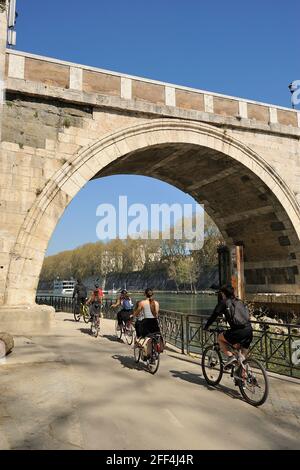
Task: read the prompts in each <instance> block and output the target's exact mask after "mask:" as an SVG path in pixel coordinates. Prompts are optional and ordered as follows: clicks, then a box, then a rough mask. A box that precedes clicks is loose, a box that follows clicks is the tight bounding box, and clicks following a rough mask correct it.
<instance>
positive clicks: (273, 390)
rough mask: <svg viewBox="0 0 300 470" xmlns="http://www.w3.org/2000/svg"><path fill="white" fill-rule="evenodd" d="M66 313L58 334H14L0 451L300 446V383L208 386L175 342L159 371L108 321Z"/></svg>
mask: <svg viewBox="0 0 300 470" xmlns="http://www.w3.org/2000/svg"><path fill="white" fill-rule="evenodd" d="M101 328H102V331H101V335H100V336H99V337H98V338H93V337H91V336H90V335H89V328H88V325H85V324H84V323H83V322H82V321H81V322H80V323H75V322H74V321H73V316H72V315H70V314H67V313H57V314H56V326H55V327H54V328H53V332H52V333H51V335H47V336H39V337H37V336H34V337H32V338H24V337H16V338H15V343H16V347H15V349H14V352H13V353H12V354H11V355H10V356H8V357H7V359H6V361H5V362H3V361H2V363H1V365H0V397H1V399H0V449H299V448H300V382H299V381H298V382H297V381H295V380H294V381H290V380H285V379H283V378H276V377H271V378H270V397H269V400H268V402H267V403H266V404H265V405H264V406H262V407H260V408H255V407H252V406H250V405H248V404H247V403H245V402H243V400H242V399H241V397H240V395H239V393H238V392H237V390H236V389H235V387H234V386H233V384H232V382H231V380H229V378H227V377H225V378H224V379H223V383H222V384H221V386H220V387H219V388H218V389H214V388H210V387H208V386H207V385H206V383H205V381H204V379H203V378H202V375H201V368H200V366H199V364H198V361H195V360H193V359H191V358H189V357H187V356H183V355H180V354H177V353H175V352H173V351H172V350H168V351H166V352H164V354H163V355H162V357H161V365H160V369H159V371H158V373H157V374H156V375H154V376H152V375H150V374H149V373H148V372H146V371H145V369H144V368H143V366H142V365H141V366H136V364H135V363H134V361H133V350H132V348H131V347H129V346H128V345H126V344H124V343H123V342H119V341H117V340H116V338H115V337H114V322H113V321H111V320H102V323H101Z"/></svg>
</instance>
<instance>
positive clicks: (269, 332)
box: [36, 296, 300, 378]
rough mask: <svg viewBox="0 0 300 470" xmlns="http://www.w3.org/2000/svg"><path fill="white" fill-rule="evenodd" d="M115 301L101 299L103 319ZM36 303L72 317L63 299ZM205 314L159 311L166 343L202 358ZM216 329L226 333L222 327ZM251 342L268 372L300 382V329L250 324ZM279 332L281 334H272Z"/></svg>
mask: <svg viewBox="0 0 300 470" xmlns="http://www.w3.org/2000/svg"><path fill="white" fill-rule="evenodd" d="M114 301H115V299H112V298H104V302H103V313H104V316H105V318H111V319H114V318H116V312H115V311H114V310H112V309H111V308H110V307H111V304H112V303H114ZM36 303H38V304H46V305H51V306H53V307H54V308H55V310H56V311H63V312H69V313H72V312H73V311H74V301H73V299H72V298H71V297H64V296H37V297H36ZM207 316H208V311H206V312H201V315H187V314H184V313H181V312H172V311H169V310H161V311H160V316H159V322H160V327H161V331H162V333H163V336H164V338H165V340H166V341H167V343H169V344H172V345H173V346H175V347H177V348H178V349H179V350H180V351H181V352H182V353H183V354H199V355H200V354H201V353H202V351H203V349H204V348H205V347H206V346H207V345H208V344H211V343H212V342H213V340H214V338H213V334H212V333H209V332H207V331H204V326H205V323H206V320H207ZM218 326H222V328H224V329H226V328H227V327H226V325H225V324H221V323H219V324H218ZM252 326H253V334H254V338H253V342H252V344H251V349H250V351H251V354H252V355H253V356H255V357H257V358H258V359H259V360H260V361H261V362H262V363H263V364H264V365H265V367H266V369H267V370H269V371H271V372H276V373H278V374H282V375H288V376H290V377H296V378H300V325H294V324H290V323H280V324H278V325H277V324H274V323H267V322H260V321H253V322H252ZM274 328H278V329H280V330H281V331H280V332H279V331H277V332H276V331H274Z"/></svg>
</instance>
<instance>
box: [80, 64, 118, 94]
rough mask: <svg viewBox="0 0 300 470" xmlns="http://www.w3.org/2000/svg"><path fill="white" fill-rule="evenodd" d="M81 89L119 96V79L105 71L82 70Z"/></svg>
mask: <svg viewBox="0 0 300 470" xmlns="http://www.w3.org/2000/svg"><path fill="white" fill-rule="evenodd" d="M83 90H84V91H88V92H92V93H101V94H105V95H116V96H120V93H121V79H120V77H115V76H114V75H110V74H106V73H100V72H92V71H89V70H84V71H83Z"/></svg>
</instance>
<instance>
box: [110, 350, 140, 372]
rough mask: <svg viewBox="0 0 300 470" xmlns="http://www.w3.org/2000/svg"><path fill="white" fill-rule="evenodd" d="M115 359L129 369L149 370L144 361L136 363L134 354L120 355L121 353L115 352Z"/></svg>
mask: <svg viewBox="0 0 300 470" xmlns="http://www.w3.org/2000/svg"><path fill="white" fill-rule="evenodd" d="M112 358H113V359H117V360H118V361H119V362H120V363H121V364H122V366H123V367H126V368H127V369H135V370H143V371H145V370H147V368H146V365H145V364H144V363H143V362H141V361H140V362H138V363H136V362H135V361H134V358H133V356H120V355H119V354H115V355H114V356H112Z"/></svg>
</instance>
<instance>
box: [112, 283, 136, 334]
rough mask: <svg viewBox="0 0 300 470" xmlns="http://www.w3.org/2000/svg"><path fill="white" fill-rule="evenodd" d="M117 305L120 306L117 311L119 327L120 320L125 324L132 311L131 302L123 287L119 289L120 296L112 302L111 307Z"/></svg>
mask: <svg viewBox="0 0 300 470" xmlns="http://www.w3.org/2000/svg"><path fill="white" fill-rule="evenodd" d="M119 306H120V307H121V310H120V311H119V312H118V313H117V318H118V324H119V327H120V326H121V324H122V321H123V322H124V323H125V324H126V323H127V321H128V320H129V318H130V316H131V314H132V311H133V303H132V300H131V297H130V296H129V295H128V292H127V290H126V289H123V290H122V291H121V294H120V297H119V298H118V300H117V302H116V303H115V304H112V307H113V308H115V307H119Z"/></svg>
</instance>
